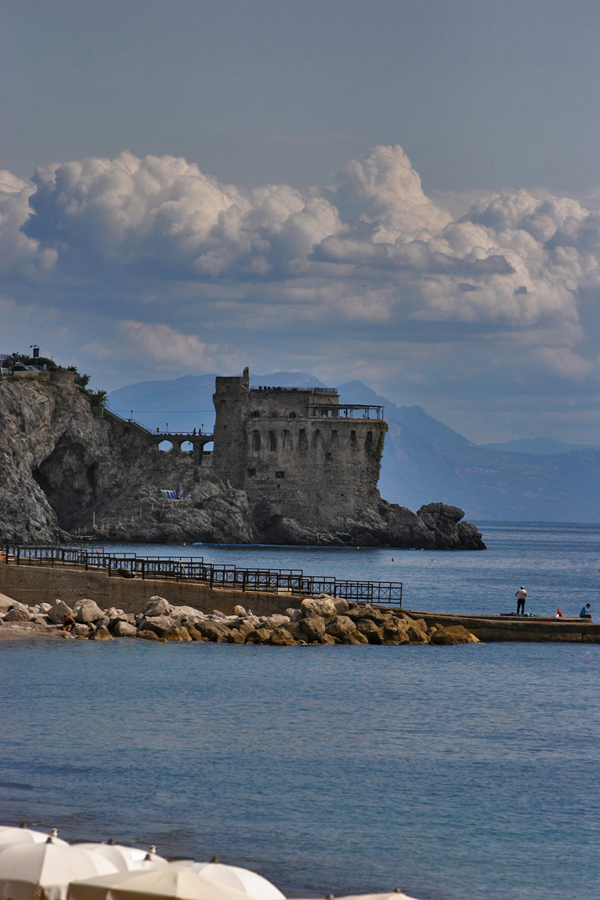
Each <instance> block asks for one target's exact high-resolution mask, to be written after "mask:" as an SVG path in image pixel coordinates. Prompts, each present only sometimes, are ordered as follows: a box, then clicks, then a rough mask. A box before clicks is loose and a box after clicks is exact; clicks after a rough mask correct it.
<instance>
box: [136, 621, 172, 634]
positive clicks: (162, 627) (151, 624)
mask: <svg viewBox="0 0 600 900" xmlns="http://www.w3.org/2000/svg"><path fill="white" fill-rule="evenodd" d="M175 624H176V622H175V619H173V618H172V617H171V616H142V618H141V619H140V620H139V622H138V623H137V627H138V631H154V632H156V634H157V635H158V636H159V637H162V636H163V635H164V634H165V632H167V631H171V629H172V628H173V626H174V625H175Z"/></svg>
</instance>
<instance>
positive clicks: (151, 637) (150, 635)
mask: <svg viewBox="0 0 600 900" xmlns="http://www.w3.org/2000/svg"><path fill="white" fill-rule="evenodd" d="M135 636H136V638H141V639H142V640H143V641H162V638H159V636H158V635H157V633H156V632H155V631H150V629H148V628H147V629H146V630H145V631H137V632H136V635H135Z"/></svg>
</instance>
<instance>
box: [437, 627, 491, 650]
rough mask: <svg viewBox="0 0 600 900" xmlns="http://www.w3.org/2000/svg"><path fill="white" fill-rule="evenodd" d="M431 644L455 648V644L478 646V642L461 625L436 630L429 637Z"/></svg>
mask: <svg viewBox="0 0 600 900" xmlns="http://www.w3.org/2000/svg"><path fill="white" fill-rule="evenodd" d="M429 640H430V643H431V644H442V645H446V646H455V645H457V644H478V643H479V640H478V638H476V637H475V635H474V634H471V632H470V631H467V629H466V628H465V627H464V626H463V625H446V627H445V628H437V629H436V630H435V631H434V632H433V634H432V635H431V637H430V639H429Z"/></svg>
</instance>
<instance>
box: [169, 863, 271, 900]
mask: <svg viewBox="0 0 600 900" xmlns="http://www.w3.org/2000/svg"><path fill="white" fill-rule="evenodd" d="M183 865H188V866H189V868H190V869H191V870H192V872H200V874H201V875H203V877H204V878H210V879H211V881H218V882H219V883H220V884H227V885H229V887H232V888H236V890H238V891H243V893H244V894H247V895H248V896H249V897H254V900H285V895H284V894H282V893H281V891H280V890H279V888H276V887H275V885H274V884H271V882H270V881H267V879H266V878H263V876H262V875H258V874H257V873H256V872H252V871H251V870H250V869H241V868H240V867H239V866H225V865H223V864H222V863H209V862H195V863H191V864H188V863H187V862H186V863H183Z"/></svg>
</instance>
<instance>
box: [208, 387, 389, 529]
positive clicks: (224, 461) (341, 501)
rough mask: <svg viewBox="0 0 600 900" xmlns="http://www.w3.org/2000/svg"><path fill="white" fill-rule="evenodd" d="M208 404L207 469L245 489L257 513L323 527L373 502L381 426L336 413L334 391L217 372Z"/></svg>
mask: <svg viewBox="0 0 600 900" xmlns="http://www.w3.org/2000/svg"><path fill="white" fill-rule="evenodd" d="M244 379H245V380H244ZM214 403H215V409H216V414H217V417H216V422H215V442H214V453H213V471H214V472H215V474H217V475H219V477H221V478H222V479H223V480H224V481H227V480H228V481H229V482H230V483H231V485H232V487H235V488H240V489H242V490H245V491H246V493H247V495H248V500H249V502H250V505H251V506H252V507H253V508H254V509H255V511H256V512H257V513H258V514H259V516H263V517H265V518H267V517H269V516H271V517H272V516H285V517H289V518H293V519H296V520H297V521H298V522H299V523H300V524H302V525H304V526H306V527H310V528H316V529H319V528H323V529H325V528H326V527H327V525H328V523H329V522H331V520H332V519H333V518H335V517H338V516H349V517H352V516H355V515H356V514H357V513H358V512H360V510H362V509H367V508H372V507H373V506H374V505H376V504H377V501H378V499H379V493H378V491H377V481H378V478H379V468H380V460H381V455H382V452H383V438H384V434H385V430H386V425H385V423H384V422H383V421H381V420H373V419H352V418H346V417H345V416H344V415H343V414H342V415H338V412H339V410H338V405H339V397H338V394H337V391H334V390H302V389H297V390H296V389H289V388H288V389H286V388H259V389H249V387H248V379H247V377H246V376H244V377H242V378H237V379H236V378H227V379H225V378H217V384H216V391H215V394H214ZM317 408H318V413H319V414H318V415H314V412H315V410H316V409H317Z"/></svg>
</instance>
